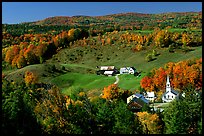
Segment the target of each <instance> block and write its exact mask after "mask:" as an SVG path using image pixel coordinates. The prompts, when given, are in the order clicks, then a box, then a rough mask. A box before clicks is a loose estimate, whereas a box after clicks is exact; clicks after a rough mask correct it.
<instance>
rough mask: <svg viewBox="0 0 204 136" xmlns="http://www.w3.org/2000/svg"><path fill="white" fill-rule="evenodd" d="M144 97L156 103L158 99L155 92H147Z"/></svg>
mask: <svg viewBox="0 0 204 136" xmlns="http://www.w3.org/2000/svg"><path fill="white" fill-rule="evenodd" d="M144 97H145V98H146V99H147V100H149V101H152V102H153V101H154V100H155V99H156V96H155V93H154V92H145V93H144Z"/></svg>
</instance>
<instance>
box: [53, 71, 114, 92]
mask: <svg viewBox="0 0 204 136" xmlns="http://www.w3.org/2000/svg"><path fill="white" fill-rule="evenodd" d="M114 82H115V77H114V76H113V77H107V76H99V75H96V74H82V73H67V74H64V75H61V76H57V77H55V78H53V79H52V80H51V83H53V84H55V85H57V86H59V87H60V89H62V91H63V92H64V91H65V90H68V88H70V87H79V88H84V89H85V90H92V89H103V88H104V86H108V85H110V84H113V83H114ZM65 93H66V92H65Z"/></svg>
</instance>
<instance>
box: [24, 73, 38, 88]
mask: <svg viewBox="0 0 204 136" xmlns="http://www.w3.org/2000/svg"><path fill="white" fill-rule="evenodd" d="M24 80H25V83H26V85H27V86H29V85H34V84H36V83H37V76H36V75H34V74H33V72H30V71H26V72H25V78H24Z"/></svg>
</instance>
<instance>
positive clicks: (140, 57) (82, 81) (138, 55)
mask: <svg viewBox="0 0 204 136" xmlns="http://www.w3.org/2000/svg"><path fill="white" fill-rule="evenodd" d="M76 50H83V51H84V52H88V53H87V54H86V55H83V58H82V59H80V60H77V62H70V61H68V60H67V59H68V57H63V55H65V53H66V54H68V53H73V54H74V53H75V51H76ZM88 50H89V51H88ZM90 50H92V51H90ZM98 50H99V51H95V50H94V49H91V48H90V49H89V48H87V49H84V48H82V47H79V48H73V49H71V50H68V49H66V50H62V51H61V52H60V53H59V54H57V55H56V58H58V59H59V60H60V61H58V62H56V61H55V59H51V60H49V61H48V62H46V64H36V65H30V66H26V67H24V68H22V69H14V70H8V71H3V73H5V74H6V75H7V78H8V79H10V80H14V81H17V82H18V81H23V76H24V74H25V71H32V72H34V73H36V75H37V76H38V78H39V82H46V83H54V84H56V85H57V86H58V87H60V88H61V89H62V90H67V89H68V88H70V87H82V88H85V89H87V90H94V89H96V90H97V89H99V90H100V89H102V88H103V87H104V86H108V85H109V84H112V83H114V82H115V77H106V76H97V75H96V74H95V72H96V70H97V69H96V66H101V65H114V66H116V68H118V69H119V68H120V67H124V66H134V67H135V68H136V69H137V70H138V71H141V76H140V77H135V76H133V75H119V79H120V81H119V87H120V88H122V89H125V90H126V89H127V90H136V89H138V88H139V86H140V81H141V79H142V78H143V77H144V76H145V75H147V73H148V72H149V71H151V70H152V69H153V68H159V67H162V66H164V65H165V64H166V63H168V62H178V61H182V60H187V59H192V58H201V57H202V46H200V47H194V50H193V51H190V52H188V53H184V52H182V51H181V50H176V51H175V53H169V52H168V50H167V49H157V51H158V52H159V53H160V55H159V56H157V57H156V59H155V60H154V61H151V62H146V61H145V56H146V54H148V53H150V52H151V50H144V51H141V52H132V51H131V50H128V49H120V48H117V47H106V46H105V47H103V48H100V49H98ZM98 54H103V56H102V57H101V59H100V60H96V56H97V55H98ZM107 57H108V58H109V59H108V60H107ZM53 65H54V67H55V68H53ZM62 66H64V69H65V70H63V69H62ZM65 92H66V91H65ZM96 94H97V92H96Z"/></svg>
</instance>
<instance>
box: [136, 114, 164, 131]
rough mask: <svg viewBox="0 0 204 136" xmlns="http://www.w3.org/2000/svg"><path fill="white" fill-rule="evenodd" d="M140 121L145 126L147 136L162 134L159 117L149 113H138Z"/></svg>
mask: <svg viewBox="0 0 204 136" xmlns="http://www.w3.org/2000/svg"><path fill="white" fill-rule="evenodd" d="M137 116H138V119H139V121H140V122H141V124H142V126H143V133H145V134H161V129H162V126H161V125H160V119H159V116H158V115H157V114H156V113H155V114H151V113H148V112H138V113H137Z"/></svg>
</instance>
